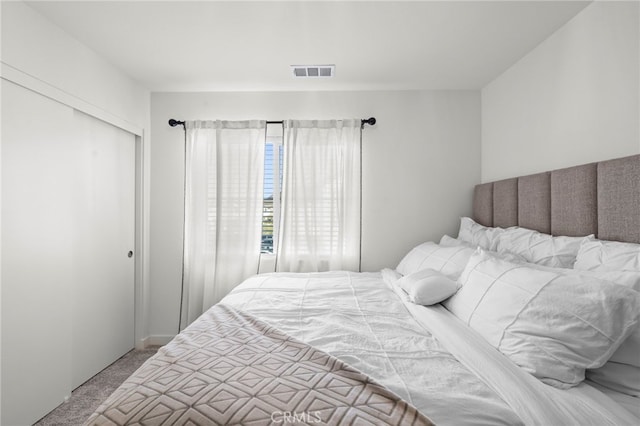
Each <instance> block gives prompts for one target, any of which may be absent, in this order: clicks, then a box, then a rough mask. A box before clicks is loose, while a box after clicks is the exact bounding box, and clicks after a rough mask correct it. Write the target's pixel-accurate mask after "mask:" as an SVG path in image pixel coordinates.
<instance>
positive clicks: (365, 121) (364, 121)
mask: <svg viewBox="0 0 640 426" xmlns="http://www.w3.org/2000/svg"><path fill="white" fill-rule="evenodd" d="M282 123H284V121H283V120H279V121H267V124H282ZM365 124H368V125H370V126H373V125H374V124H376V118H375V117H369V118H363V119H362V120H360V126H361V127H363V128H364V125H365ZM169 126H171V127H176V126H182V127H183V128H184V127H185V126H184V121H178V120H174V119H173V118H172V119H170V120H169ZM185 129H186V128H185Z"/></svg>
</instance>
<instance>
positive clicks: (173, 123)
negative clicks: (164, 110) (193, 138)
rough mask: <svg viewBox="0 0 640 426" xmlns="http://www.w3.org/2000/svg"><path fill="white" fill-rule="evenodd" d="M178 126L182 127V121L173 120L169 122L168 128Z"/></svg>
mask: <svg viewBox="0 0 640 426" xmlns="http://www.w3.org/2000/svg"><path fill="white" fill-rule="evenodd" d="M178 125H183V126H184V121H178V120H174V119H173V118H172V119H170V120H169V126H171V127H176V126H178Z"/></svg>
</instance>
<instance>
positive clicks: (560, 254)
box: [495, 227, 593, 268]
mask: <svg viewBox="0 0 640 426" xmlns="http://www.w3.org/2000/svg"><path fill="white" fill-rule="evenodd" d="M590 239H593V235H589V236H587V237H562V236H560V237H554V236H552V235H549V234H542V233H540V232H538V231H533V230H531V229H527V228H520V227H513V228H507V229H505V230H504V232H502V233H500V235H499V236H498V238H497V241H496V248H495V250H496V251H497V252H498V253H505V252H509V253H515V254H518V255H520V256H522V257H523V258H524V259H525V260H526V261H527V262H531V263H536V264H538V265H544V266H551V267H554V268H572V267H573V264H574V262H575V261H576V256H577V254H578V250H580V244H582V242H583V241H587V240H590Z"/></svg>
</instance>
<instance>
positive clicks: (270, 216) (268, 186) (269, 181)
mask: <svg viewBox="0 0 640 426" xmlns="http://www.w3.org/2000/svg"><path fill="white" fill-rule="evenodd" d="M273 127H279V128H280V129H272V128H273ZM278 130H280V131H279V132H278ZM278 133H279V134H278ZM281 188H282V126H280V125H268V126H267V138H266V141H265V150H264V201H263V204H262V242H261V244H260V252H261V253H275V250H276V248H277V247H276V245H277V235H278V225H279V224H278V218H279V217H280V190H281Z"/></svg>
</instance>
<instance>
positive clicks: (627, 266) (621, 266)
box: [574, 240, 640, 271]
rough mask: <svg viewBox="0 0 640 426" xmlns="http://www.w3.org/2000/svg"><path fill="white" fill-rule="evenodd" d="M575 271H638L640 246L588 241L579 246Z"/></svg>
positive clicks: (639, 267)
mask: <svg viewBox="0 0 640 426" xmlns="http://www.w3.org/2000/svg"><path fill="white" fill-rule="evenodd" d="M574 268H575V269H582V270H586V271H594V270H615V269H617V270H627V271H640V244H633V243H620V242H617V241H602V240H589V241H584V242H583V243H582V244H581V245H580V249H579V250H578V255H577V258H576V263H575V265H574Z"/></svg>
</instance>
